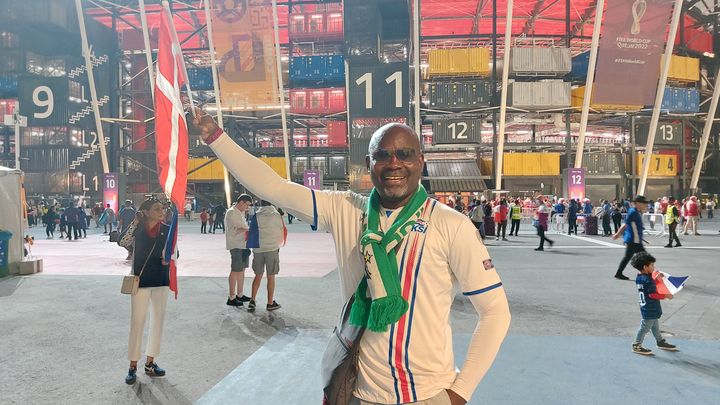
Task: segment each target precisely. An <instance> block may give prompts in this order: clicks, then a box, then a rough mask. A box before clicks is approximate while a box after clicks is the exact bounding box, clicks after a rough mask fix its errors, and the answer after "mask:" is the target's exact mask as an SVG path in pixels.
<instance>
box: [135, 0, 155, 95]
mask: <svg viewBox="0 0 720 405" xmlns="http://www.w3.org/2000/svg"><path fill="white" fill-rule="evenodd" d="M138 5H139V6H140V24H142V30H143V44H144V46H145V60H146V61H147V69H148V76H150V94H151V95H152V97H153V100H155V78H154V77H153V61H152V48H150V34H149V31H148V26H147V16H146V15H145V0H139V1H138Z"/></svg>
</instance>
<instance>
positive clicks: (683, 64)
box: [660, 55, 700, 82]
mask: <svg viewBox="0 0 720 405" xmlns="http://www.w3.org/2000/svg"><path fill="white" fill-rule="evenodd" d="M660 63H662V60H661V61H660ZM668 80H670V81H676V82H696V81H698V80H700V59H698V58H689V57H686V56H678V55H673V56H672V58H671V59H670V71H669V72H668Z"/></svg>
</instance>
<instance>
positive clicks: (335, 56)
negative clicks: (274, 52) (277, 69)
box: [288, 4, 348, 179]
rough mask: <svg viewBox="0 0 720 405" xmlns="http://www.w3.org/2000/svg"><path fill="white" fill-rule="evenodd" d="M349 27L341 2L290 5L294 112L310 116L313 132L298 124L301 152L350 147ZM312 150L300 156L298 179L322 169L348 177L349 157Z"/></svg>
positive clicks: (330, 175) (295, 161) (296, 141)
mask: <svg viewBox="0 0 720 405" xmlns="http://www.w3.org/2000/svg"><path fill="white" fill-rule="evenodd" d="M343 25H344V21H343V9H342V5H341V4H315V5H311V4H308V5H298V6H294V7H291V8H290V14H289V15H288V35H289V39H290V43H291V47H290V49H291V51H290V60H289V69H288V70H289V87H290V89H289V104H290V113H291V114H293V115H294V116H295V117H297V118H302V119H304V121H303V123H304V125H307V126H308V127H312V128H311V129H308V130H307V131H305V130H298V129H297V127H296V128H295V129H294V130H293V132H292V139H293V145H294V147H295V148H299V149H300V150H302V149H304V148H326V149H327V148H347V146H348V139H347V138H348V137H347V132H348V131H347V122H346V121H345V120H344V119H342V118H343V117H344V114H343V112H344V111H345V110H346V109H347V101H346V100H347V94H346V89H345V57H344V55H343V54H342V46H341V44H342V42H343V40H344V30H343ZM309 45H311V46H309ZM316 52H317V53H316ZM306 150H307V149H306ZM309 153H310V152H309V151H308V154H309ZM312 153H313V155H312V156H309V155H308V156H302V154H298V153H296V154H295V157H294V158H293V175H294V176H295V177H302V176H303V171H304V170H306V169H317V170H320V171H321V172H322V173H323V177H324V178H327V179H345V176H346V172H347V170H346V157H345V156H338V157H335V158H334V157H333V156H330V155H327V154H325V152H320V155H318V154H317V153H315V152H312ZM328 153H329V151H328Z"/></svg>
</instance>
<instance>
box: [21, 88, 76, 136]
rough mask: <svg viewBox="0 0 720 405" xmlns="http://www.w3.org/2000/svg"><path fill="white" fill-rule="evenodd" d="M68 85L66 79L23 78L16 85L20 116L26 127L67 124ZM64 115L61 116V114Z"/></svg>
mask: <svg viewBox="0 0 720 405" xmlns="http://www.w3.org/2000/svg"><path fill="white" fill-rule="evenodd" d="M68 86H69V84H68V79H67V78H66V77H38V76H35V77H32V76H30V77H25V78H22V79H20V82H19V83H18V93H19V94H18V98H19V101H20V114H22V115H25V116H27V117H28V125H37V126H44V125H63V124H67V121H68V117H67V111H68V103H69V102H68V96H69V91H68V89H69V87H68ZM63 111H64V112H65V113H66V114H62V112H63Z"/></svg>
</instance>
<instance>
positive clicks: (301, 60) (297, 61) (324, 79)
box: [290, 55, 345, 86]
mask: <svg viewBox="0 0 720 405" xmlns="http://www.w3.org/2000/svg"><path fill="white" fill-rule="evenodd" d="M344 81H345V64H344V58H343V56H342V55H316V56H296V57H293V58H292V59H291V60H290V83H291V84H292V85H293V86H295V85H299V86H309V85H319V84H342V83H343V82H344Z"/></svg>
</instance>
